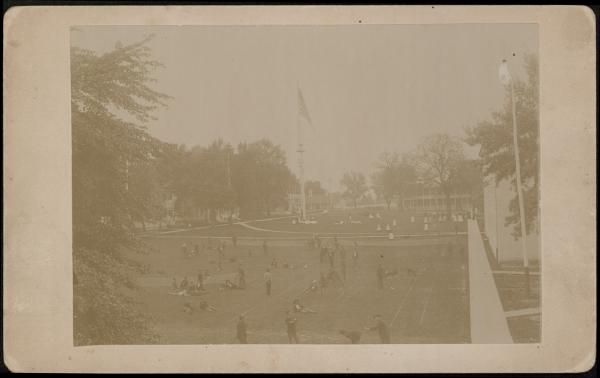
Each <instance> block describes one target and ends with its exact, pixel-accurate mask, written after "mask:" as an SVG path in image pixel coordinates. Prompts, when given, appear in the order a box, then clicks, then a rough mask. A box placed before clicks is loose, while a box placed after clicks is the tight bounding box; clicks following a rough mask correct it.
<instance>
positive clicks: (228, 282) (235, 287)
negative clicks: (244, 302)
mask: <svg viewBox="0 0 600 378" xmlns="http://www.w3.org/2000/svg"><path fill="white" fill-rule="evenodd" d="M221 288H222V289H230V290H241V289H243V287H240V286H238V285H236V284H234V283H233V282H231V280H225V283H224V284H223V285H221Z"/></svg>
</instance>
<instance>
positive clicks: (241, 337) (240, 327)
mask: <svg viewBox="0 0 600 378" xmlns="http://www.w3.org/2000/svg"><path fill="white" fill-rule="evenodd" d="M236 334H237V339H238V341H239V342H240V343H241V344H248V335H247V334H246V321H245V320H244V315H240V317H239V319H238V323H237V332H236Z"/></svg>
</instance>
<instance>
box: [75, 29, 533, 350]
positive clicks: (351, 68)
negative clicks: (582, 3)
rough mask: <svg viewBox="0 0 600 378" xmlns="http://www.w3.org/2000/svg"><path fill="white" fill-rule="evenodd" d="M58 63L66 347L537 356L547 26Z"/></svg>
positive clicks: (85, 40) (279, 36)
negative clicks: (341, 347)
mask: <svg viewBox="0 0 600 378" xmlns="http://www.w3.org/2000/svg"><path fill="white" fill-rule="evenodd" d="M70 46H71V47H70V49H71V51H70V75H71V83H70V85H71V122H72V124H71V127H72V174H73V181H72V183H73V185H72V198H73V202H72V205H73V208H72V209H73V210H72V211H73V338H74V340H73V341H74V344H75V345H76V346H85V345H103V344H108V345H113V344H287V343H294V344H296V343H298V344H444V343H448V344H461V343H473V344H494V343H497V344H511V343H539V342H540V338H541V321H542V320H541V319H542V314H541V306H540V291H541V290H542V288H541V284H540V282H541V281H540V274H541V273H540V264H541V261H542V259H543V257H542V254H541V251H540V240H539V235H540V222H539V218H540V206H539V191H540V188H539V167H540V164H539V122H538V119H539V114H538V113H539V110H538V91H539V73H538V27H537V25H535V24H453V25H443V24H437V25H436V24H433V25H361V24H357V25H346V26H329V25H327V26H85V25H82V26H74V27H72V28H71V31H70Z"/></svg>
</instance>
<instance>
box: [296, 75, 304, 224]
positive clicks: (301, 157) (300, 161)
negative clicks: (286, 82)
mask: <svg viewBox="0 0 600 378" xmlns="http://www.w3.org/2000/svg"><path fill="white" fill-rule="evenodd" d="M298 91H300V88H299V87H298ZM296 125H297V127H298V150H297V151H296V152H298V168H299V173H300V220H301V221H302V222H304V221H305V220H306V193H305V192H304V155H303V154H304V151H305V150H304V147H303V146H302V130H301V127H300V111H299V110H298V112H297V114H296Z"/></svg>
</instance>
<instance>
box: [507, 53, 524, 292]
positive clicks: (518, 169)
mask: <svg viewBox="0 0 600 378" xmlns="http://www.w3.org/2000/svg"><path fill="white" fill-rule="evenodd" d="M500 80H501V81H502V82H503V84H505V85H506V84H508V85H510V99H511V105H512V123H513V145H514V146H513V148H514V150H515V166H516V170H515V171H516V172H515V173H516V176H517V197H518V199H519V216H520V223H521V249H522V252H523V268H524V270H525V280H526V283H525V285H526V292H527V296H529V259H528V257H527V243H526V240H525V237H526V236H527V232H526V229H525V206H524V205H523V187H522V185H521V162H520V159H519V143H518V137H517V135H518V134H517V111H516V104H515V90H514V85H513V79H512V77H511V75H510V71H509V69H508V63H507V62H506V59H505V60H503V61H502V64H501V65H500Z"/></svg>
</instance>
